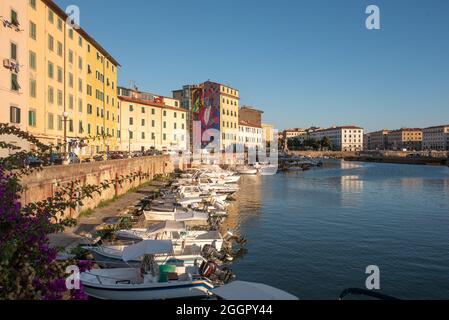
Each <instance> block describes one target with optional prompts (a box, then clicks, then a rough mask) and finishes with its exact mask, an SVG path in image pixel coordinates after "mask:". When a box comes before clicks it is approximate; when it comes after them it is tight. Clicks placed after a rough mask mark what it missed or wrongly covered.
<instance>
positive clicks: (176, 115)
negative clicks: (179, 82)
mask: <svg viewBox="0 0 449 320" xmlns="http://www.w3.org/2000/svg"><path fill="white" fill-rule="evenodd" d="M120 92H122V93H123V94H124V95H119V96H118V100H119V105H120V107H119V108H120V113H119V119H120V121H119V134H118V136H119V140H118V142H119V149H120V150H121V151H131V152H133V151H147V150H150V149H156V150H159V151H174V150H182V151H184V150H186V149H187V145H188V135H187V111H186V110H185V109H182V108H180V101H179V100H177V99H173V98H168V97H163V96H156V95H152V94H148V93H140V92H137V91H133V90H130V89H120V91H119V94H120Z"/></svg>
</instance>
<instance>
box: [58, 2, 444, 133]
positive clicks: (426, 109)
mask: <svg viewBox="0 0 449 320" xmlns="http://www.w3.org/2000/svg"><path fill="white" fill-rule="evenodd" d="M56 2H57V3H58V4H60V5H61V6H62V7H63V8H65V7H66V6H67V5H70V4H76V5H78V6H79V7H80V10H81V25H82V27H84V28H85V29H86V30H87V31H88V32H89V33H90V34H92V36H94V37H95V38H96V39H97V40H98V41H99V42H100V43H101V44H102V45H103V46H104V47H105V48H106V49H107V50H108V51H109V52H110V53H111V54H112V55H113V56H114V57H115V58H116V59H117V60H118V61H119V62H120V63H121V65H122V68H121V70H120V71H119V83H120V84H121V85H123V86H129V85H130V81H131V80H134V81H136V83H137V85H138V86H139V88H140V89H142V90H147V91H150V92H154V93H158V94H161V95H171V91H172V90H173V89H178V88H180V87H181V86H182V85H183V84H190V83H200V82H203V81H205V80H207V79H211V80H213V81H217V82H221V83H225V84H228V85H231V86H233V87H235V88H238V89H240V95H241V105H243V104H249V105H254V106H256V107H258V108H261V109H263V110H264V111H265V115H264V121H265V122H270V123H273V124H275V126H276V127H277V128H278V129H283V128H286V127H308V126H311V125H318V126H330V125H333V124H356V125H361V126H363V127H365V129H366V130H368V131H371V130H376V129H381V128H398V127H403V126H409V127H424V126H430V125H435V124H443V123H449V1H447V0H427V1H426V0H371V1H364V0H327V1H324V0H307V1H306V0H290V1H287V0H269V1H261V0H226V1H215V0H208V1H206V0H196V1H181V0H179V1H174V0H128V1H125V2H124V1H118V0H111V1H107V0H95V1H92V0H56ZM370 4H376V5H378V6H379V7H380V10H381V27H382V29H381V30H379V31H369V30H367V29H366V28H365V19H366V17H367V15H366V14H365V9H366V7H367V6H368V5H370Z"/></svg>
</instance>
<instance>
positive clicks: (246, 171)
mask: <svg viewBox="0 0 449 320" xmlns="http://www.w3.org/2000/svg"><path fill="white" fill-rule="evenodd" d="M237 172H238V173H239V174H242V175H256V174H257V172H258V171H257V169H256V168H254V167H247V166H244V167H240V168H237Z"/></svg>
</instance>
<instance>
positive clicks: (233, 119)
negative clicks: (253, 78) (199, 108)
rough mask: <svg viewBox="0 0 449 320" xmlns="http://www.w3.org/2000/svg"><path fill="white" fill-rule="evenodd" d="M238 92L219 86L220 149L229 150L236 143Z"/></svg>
mask: <svg viewBox="0 0 449 320" xmlns="http://www.w3.org/2000/svg"><path fill="white" fill-rule="evenodd" d="M239 101H240V98H239V91H238V90H236V89H234V88H231V87H229V86H226V85H223V84H220V132H221V149H222V150H224V149H229V148H230V147H232V146H233V145H236V144H237V143H238V133H239Z"/></svg>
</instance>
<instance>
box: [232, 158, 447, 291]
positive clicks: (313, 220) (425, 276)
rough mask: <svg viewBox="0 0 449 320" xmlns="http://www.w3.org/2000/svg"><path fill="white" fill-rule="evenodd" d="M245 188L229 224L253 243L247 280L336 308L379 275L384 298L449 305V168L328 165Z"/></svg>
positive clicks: (259, 179) (252, 179)
mask: <svg viewBox="0 0 449 320" xmlns="http://www.w3.org/2000/svg"><path fill="white" fill-rule="evenodd" d="M240 184H241V191H240V192H239V195H238V196H237V201H236V202H234V203H233V205H232V209H231V210H230V211H231V212H230V217H229V219H228V220H227V221H226V227H228V228H235V229H238V230H239V231H240V232H241V233H242V234H243V235H244V236H246V238H247V239H248V243H247V245H246V248H247V250H248V252H247V253H246V254H245V255H244V256H243V257H241V258H239V259H237V260H236V261H235V262H234V264H233V270H234V272H235V273H236V275H237V277H238V279H240V280H247V281H258V282H264V283H267V284H270V285H273V286H276V287H279V288H281V289H284V290H286V291H288V292H290V293H293V294H295V295H297V296H298V297H299V298H301V299H337V297H338V295H339V294H340V292H341V291H342V290H343V289H345V288H348V287H359V288H364V287H365V280H366V278H367V276H368V275H367V274H365V271H366V267H367V266H369V265H376V266H378V267H379V268H380V286H381V292H382V293H385V294H388V295H392V296H396V297H398V298H404V299H448V298H449V168H447V167H430V166H412V165H391V164H373V163H354V162H340V161H329V162H327V163H325V166H324V168H317V169H314V170H311V171H306V172H294V173H279V174H277V175H274V176H245V177H243V178H242V180H241V182H240Z"/></svg>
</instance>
